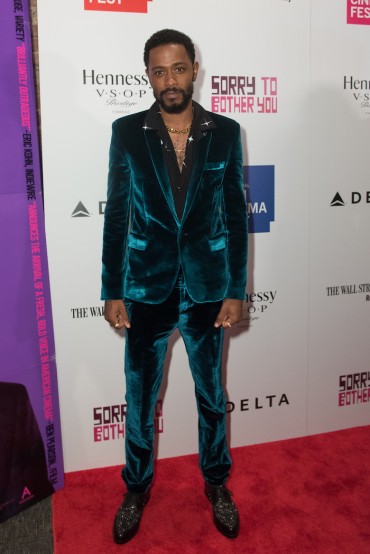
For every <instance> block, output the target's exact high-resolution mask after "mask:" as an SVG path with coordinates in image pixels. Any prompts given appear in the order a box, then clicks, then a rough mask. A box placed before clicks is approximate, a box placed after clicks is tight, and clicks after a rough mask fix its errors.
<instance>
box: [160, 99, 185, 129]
mask: <svg viewBox="0 0 370 554" xmlns="http://www.w3.org/2000/svg"><path fill="white" fill-rule="evenodd" d="M160 110H161V115H162V119H163V121H164V123H165V125H166V126H167V127H171V128H173V129H176V130H177V131H181V130H183V129H185V128H186V127H189V126H190V125H191V123H192V121H193V105H192V103H191V102H190V103H189V105H188V106H187V107H186V108H185V110H184V111H183V112H181V113H167V112H166V111H164V110H163V109H162V108H160Z"/></svg>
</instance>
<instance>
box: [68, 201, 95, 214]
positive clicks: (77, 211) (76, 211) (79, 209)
mask: <svg viewBox="0 0 370 554" xmlns="http://www.w3.org/2000/svg"><path fill="white" fill-rule="evenodd" d="M90 216H91V214H90V213H89V212H88V211H87V209H86V208H85V206H84V205H83V204H82V202H79V203H78V204H77V206H76V207H75V209H74V210H73V212H72V217H90Z"/></svg>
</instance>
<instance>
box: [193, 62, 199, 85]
mask: <svg viewBox="0 0 370 554" xmlns="http://www.w3.org/2000/svg"><path fill="white" fill-rule="evenodd" d="M198 70H199V63H198V62H195V64H194V65H193V82H194V81H196V80H197V76H198Z"/></svg>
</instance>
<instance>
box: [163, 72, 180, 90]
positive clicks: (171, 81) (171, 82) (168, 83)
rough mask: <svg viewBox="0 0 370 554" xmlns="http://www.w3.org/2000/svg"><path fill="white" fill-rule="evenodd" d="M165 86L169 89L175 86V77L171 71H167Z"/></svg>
mask: <svg viewBox="0 0 370 554" xmlns="http://www.w3.org/2000/svg"><path fill="white" fill-rule="evenodd" d="M165 84H166V86H169V87H171V86H175V85H177V79H176V75H175V74H174V73H172V71H169V72H168V73H167V74H166V80H165Z"/></svg>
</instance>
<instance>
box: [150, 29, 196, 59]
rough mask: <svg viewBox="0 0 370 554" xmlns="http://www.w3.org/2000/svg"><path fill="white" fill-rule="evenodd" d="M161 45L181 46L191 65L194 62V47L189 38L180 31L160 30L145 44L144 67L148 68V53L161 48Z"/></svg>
mask: <svg viewBox="0 0 370 554" xmlns="http://www.w3.org/2000/svg"><path fill="white" fill-rule="evenodd" d="M162 44H182V45H183V46H184V48H185V50H186V52H187V53H188V56H189V58H190V59H191V63H192V64H193V63H194V62H195V47H194V44H193V41H192V40H191V38H189V37H188V36H187V35H185V34H184V33H181V31H175V30H174V29H162V30H161V31H157V32H156V33H154V35H152V36H151V37H150V38H149V39H148V40H147V41H146V43H145V47H144V63H145V67H148V63H149V52H150V50H151V49H152V48H156V47H157V46H162Z"/></svg>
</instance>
